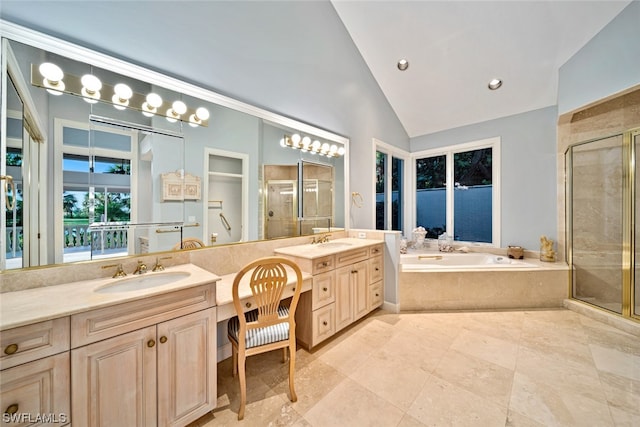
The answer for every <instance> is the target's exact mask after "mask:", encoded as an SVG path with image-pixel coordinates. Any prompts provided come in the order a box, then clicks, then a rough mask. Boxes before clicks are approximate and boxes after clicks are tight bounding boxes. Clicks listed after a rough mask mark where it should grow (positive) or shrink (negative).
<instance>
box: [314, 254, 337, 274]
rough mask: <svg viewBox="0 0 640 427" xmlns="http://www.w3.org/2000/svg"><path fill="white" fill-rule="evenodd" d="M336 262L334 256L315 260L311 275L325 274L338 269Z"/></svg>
mask: <svg viewBox="0 0 640 427" xmlns="http://www.w3.org/2000/svg"><path fill="white" fill-rule="evenodd" d="M335 264H336V260H335V256H334V255H328V256H324V257H322V258H316V259H314V260H313V267H312V269H311V270H312V271H311V274H313V275H314V276H315V275H316V274H320V273H324V272H325V271H331V270H333V269H334V268H335V267H336V265H335Z"/></svg>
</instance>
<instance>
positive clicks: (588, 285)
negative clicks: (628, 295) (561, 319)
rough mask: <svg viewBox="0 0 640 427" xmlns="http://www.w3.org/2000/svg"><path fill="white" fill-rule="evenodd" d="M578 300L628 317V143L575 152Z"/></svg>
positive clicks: (616, 140) (615, 141)
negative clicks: (625, 204) (625, 200)
mask: <svg viewBox="0 0 640 427" xmlns="http://www.w3.org/2000/svg"><path fill="white" fill-rule="evenodd" d="M570 155H571V163H572V165H571V166H572V168H571V169H570V171H571V175H570V179H571V181H570V183H571V188H570V190H571V210H570V215H571V236H572V250H571V265H572V267H573V273H572V274H573V281H572V283H573V297H574V298H576V299H579V300H581V301H585V302H588V303H590V304H593V305H596V306H598V307H601V308H604V309H607V310H610V311H613V312H616V313H619V314H621V313H622V287H623V277H622V256H623V221H622V219H623V218H622V215H623V213H622V208H623V138H622V135H617V136H613V137H609V138H605V139H599V140H596V141H591V142H588V143H584V144H581V145H576V146H574V147H572V148H571V152H570Z"/></svg>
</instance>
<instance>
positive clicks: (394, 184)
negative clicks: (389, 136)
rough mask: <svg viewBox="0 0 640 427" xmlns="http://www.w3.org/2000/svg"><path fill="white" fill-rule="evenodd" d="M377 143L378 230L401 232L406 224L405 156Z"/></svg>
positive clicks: (376, 215)
mask: <svg viewBox="0 0 640 427" xmlns="http://www.w3.org/2000/svg"><path fill="white" fill-rule="evenodd" d="M374 141H375V140H374ZM375 143H376V169H375V170H376V187H375V191H376V213H375V223H376V229H377V230H400V231H402V229H403V228H404V224H405V215H406V212H405V208H404V204H405V197H404V194H405V191H404V186H405V182H406V181H407V180H405V167H404V164H405V154H406V153H404V152H400V151H399V150H398V149H397V148H395V147H392V146H390V145H387V144H385V143H383V142H380V141H375Z"/></svg>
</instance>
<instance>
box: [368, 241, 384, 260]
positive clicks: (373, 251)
mask: <svg viewBox="0 0 640 427" xmlns="http://www.w3.org/2000/svg"><path fill="white" fill-rule="evenodd" d="M378 255H382V243H381V244H379V245H375V246H371V247H370V248H369V256H370V257H374V256H378Z"/></svg>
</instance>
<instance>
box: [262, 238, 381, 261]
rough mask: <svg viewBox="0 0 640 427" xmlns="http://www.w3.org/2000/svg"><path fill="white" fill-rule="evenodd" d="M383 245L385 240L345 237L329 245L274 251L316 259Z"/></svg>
mask: <svg viewBox="0 0 640 427" xmlns="http://www.w3.org/2000/svg"><path fill="white" fill-rule="evenodd" d="M381 243H384V240H377V239H356V238H353V237H345V238H343V239H335V240H330V241H329V242H327V243H315V244H312V243H308V244H306V245H296V246H286V247H284V248H277V249H274V252H275V253H277V254H279V255H289V256H295V257H300V258H307V259H315V258H321V257H324V256H327V255H334V254H337V253H340V252H347V251H350V250H353V249H361V248H365V247H369V246H375V245H379V244H381Z"/></svg>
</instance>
